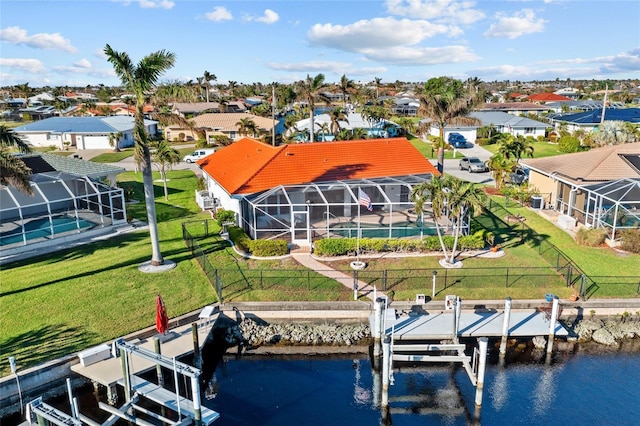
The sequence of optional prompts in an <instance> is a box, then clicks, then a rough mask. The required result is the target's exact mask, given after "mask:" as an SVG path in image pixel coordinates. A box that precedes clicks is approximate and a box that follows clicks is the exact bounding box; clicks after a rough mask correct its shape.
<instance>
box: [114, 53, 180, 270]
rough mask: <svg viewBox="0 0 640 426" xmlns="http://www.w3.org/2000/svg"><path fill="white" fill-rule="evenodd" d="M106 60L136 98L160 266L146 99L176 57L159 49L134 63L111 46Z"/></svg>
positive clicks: (139, 152) (138, 143) (138, 146)
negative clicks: (145, 108) (146, 125)
mask: <svg viewBox="0 0 640 426" xmlns="http://www.w3.org/2000/svg"><path fill="white" fill-rule="evenodd" d="M104 53H105V54H106V55H107V60H108V61H109V62H111V64H112V65H113V68H114V71H115V72H116V74H117V75H118V77H119V78H120V80H121V81H122V84H123V86H124V87H125V89H126V90H127V91H130V92H131V93H132V94H133V95H134V96H135V101H136V104H135V106H136V110H135V116H134V130H133V133H134V140H135V158H136V161H137V162H138V164H141V169H142V179H143V186H144V197H145V204H146V208H147V220H148V222H149V235H150V237H151V251H152V255H151V265H153V266H159V265H162V264H163V263H164V259H163V258H162V254H161V253H160V242H159V239H158V224H157V223H156V207H155V201H154V194H153V176H152V170H151V154H150V152H149V141H148V137H147V132H146V129H145V126H144V112H143V107H144V104H145V96H146V94H147V92H149V91H150V90H151V89H152V88H153V86H154V85H155V84H156V83H157V81H158V79H159V78H160V76H161V75H162V74H163V73H164V72H165V71H166V70H168V69H169V68H171V67H172V66H173V64H174V63H175V54H174V53H171V52H167V51H165V50H160V51H158V52H154V53H151V54H149V55H147V56H145V57H144V58H142V59H141V60H140V62H138V64H137V65H136V64H134V63H133V62H132V61H131V58H130V57H129V55H128V54H127V53H125V52H117V51H115V50H113V49H112V48H111V46H109V45H108V44H107V45H106V47H105V48H104Z"/></svg>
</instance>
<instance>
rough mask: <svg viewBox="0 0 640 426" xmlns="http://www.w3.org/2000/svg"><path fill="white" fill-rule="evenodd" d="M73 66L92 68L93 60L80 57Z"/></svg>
mask: <svg viewBox="0 0 640 426" xmlns="http://www.w3.org/2000/svg"><path fill="white" fill-rule="evenodd" d="M73 66H74V67H77V68H85V69H89V68H91V62H89V61H88V60H87V59H80V60H79V61H78V62H76V63H74V64H73Z"/></svg>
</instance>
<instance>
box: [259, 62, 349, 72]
mask: <svg viewBox="0 0 640 426" xmlns="http://www.w3.org/2000/svg"><path fill="white" fill-rule="evenodd" d="M265 65H266V66H267V67H269V68H271V69H274V70H279V71H290V72H299V71H304V72H307V71H308V72H315V71H317V72H323V73H324V72H331V71H335V72H339V71H340V70H344V69H345V68H348V67H350V66H351V64H350V63H348V62H333V61H308V62H290V63H277V62H271V63H267V64H265Z"/></svg>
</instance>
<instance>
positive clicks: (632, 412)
mask: <svg viewBox="0 0 640 426" xmlns="http://www.w3.org/2000/svg"><path fill="white" fill-rule="evenodd" d="M634 345H635V348H632V350H631V351H629V350H625V351H622V352H614V351H612V352H603V351H602V348H597V350H595V351H589V350H577V351H576V352H574V353H555V354H554V355H553V357H551V359H549V358H547V357H546V354H544V352H541V353H538V354H536V353H533V354H532V357H531V359H530V360H529V362H526V363H524V362H515V363H511V364H507V365H504V366H501V365H500V362H499V361H498V360H494V361H496V362H492V363H490V365H488V366H487V371H486V377H485V390H484V395H483V396H484V397H483V406H482V410H481V412H480V413H479V420H478V415H477V413H476V412H475V409H474V397H475V388H474V387H473V386H472V385H471V382H470V380H469V378H468V376H467V375H466V373H465V371H464V369H462V368H451V367H450V366H448V365H442V366H439V365H429V366H427V367H423V368H419V367H417V368H416V367H407V368H400V369H399V371H398V370H396V371H395V372H394V384H393V386H390V387H389V400H390V404H389V407H390V410H389V412H390V414H389V415H387V416H385V417H383V415H382V413H381V410H380V408H379V406H377V401H379V400H377V399H376V391H375V386H374V382H375V381H376V379H375V377H374V373H373V371H372V369H371V363H370V360H369V359H368V357H353V358H342V359H335V358H333V359H326V358H307V359H303V360H301V359H298V360H276V359H252V358H250V357H244V358H241V359H233V358H232V359H227V360H226V361H225V362H224V363H223V364H222V365H219V366H218V368H217V370H216V373H215V378H214V379H213V380H212V382H211V383H210V389H209V395H208V396H209V397H213V398H212V399H210V400H208V401H206V402H205V403H204V404H205V405H207V406H208V407H210V408H212V409H214V410H216V411H219V412H220V413H221V418H220V419H219V420H218V421H217V422H216V425H219V426H223V425H224V426H229V425H265V426H269V425H274V426H275V425H278V426H288V425H306V426H312V425H318V426H320V425H331V426H339V425H345V426H347V425H348V426H356V425H391V424H392V425H394V426H397V425H425V424H428V425H468V424H484V425H503V424H509V425H558V424H574V425H587V424H590V425H594V426H595V425H598V426H602V425H618V426H624V425H629V426H631V425H638V424H640V347H639V346H640V345H638V343H637V342H635V343H634Z"/></svg>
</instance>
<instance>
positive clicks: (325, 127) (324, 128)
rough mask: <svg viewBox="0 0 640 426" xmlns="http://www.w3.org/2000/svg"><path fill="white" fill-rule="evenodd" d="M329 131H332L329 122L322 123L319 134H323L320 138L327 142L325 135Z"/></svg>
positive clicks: (319, 126)
mask: <svg viewBox="0 0 640 426" xmlns="http://www.w3.org/2000/svg"><path fill="white" fill-rule="evenodd" d="M327 133H331V129H330V128H329V125H328V124H327V123H320V124H319V125H318V134H320V135H321V137H320V140H321V141H322V142H325V141H326V139H325V136H326V134H327Z"/></svg>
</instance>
